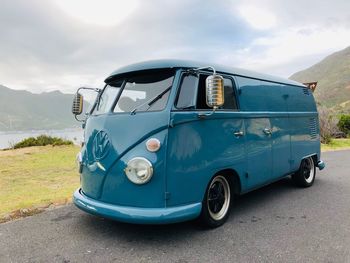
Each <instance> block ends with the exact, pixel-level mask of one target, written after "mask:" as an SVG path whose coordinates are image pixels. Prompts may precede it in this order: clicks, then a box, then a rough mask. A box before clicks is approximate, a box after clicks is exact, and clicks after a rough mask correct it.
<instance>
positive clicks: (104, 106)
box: [94, 81, 123, 114]
mask: <svg viewBox="0 0 350 263" xmlns="http://www.w3.org/2000/svg"><path fill="white" fill-rule="evenodd" d="M122 84H123V81H116V82H115V83H113V85H107V86H106V88H105V89H104V91H103V93H102V95H101V96H100V97H99V98H97V100H98V101H97V103H96V107H95V109H94V114H102V113H106V112H108V111H109V110H110V109H111V107H112V105H113V103H114V101H115V99H116V97H117V95H118V93H119V91H120V88H121V86H122Z"/></svg>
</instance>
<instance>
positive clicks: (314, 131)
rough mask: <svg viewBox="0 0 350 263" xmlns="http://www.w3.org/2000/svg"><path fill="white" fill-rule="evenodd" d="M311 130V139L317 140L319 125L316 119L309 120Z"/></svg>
mask: <svg viewBox="0 0 350 263" xmlns="http://www.w3.org/2000/svg"><path fill="white" fill-rule="evenodd" d="M309 128H310V137H311V139H312V140H314V139H317V125H316V119H315V118H311V119H310V120H309Z"/></svg>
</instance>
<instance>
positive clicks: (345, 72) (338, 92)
mask: <svg viewBox="0 0 350 263" xmlns="http://www.w3.org/2000/svg"><path fill="white" fill-rule="evenodd" d="M290 79H293V80H296V81H299V82H312V81H318V86H317V88H316V91H315V97H316V100H317V102H318V103H320V104H322V105H324V106H326V107H328V108H332V109H333V110H335V111H336V112H338V113H339V112H343V113H350V47H347V48H346V49H343V50H341V51H339V52H335V53H333V54H331V55H329V56H327V57H326V58H324V59H323V60H322V61H320V62H319V63H317V64H315V65H313V66H312V67H310V68H308V69H305V70H302V71H300V72H297V73H295V74H293V75H292V76H291V77H290Z"/></svg>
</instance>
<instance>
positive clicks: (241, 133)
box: [233, 131, 244, 137]
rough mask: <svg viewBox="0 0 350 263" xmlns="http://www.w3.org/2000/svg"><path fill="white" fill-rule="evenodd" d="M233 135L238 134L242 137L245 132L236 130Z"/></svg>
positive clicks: (237, 135)
mask: <svg viewBox="0 0 350 263" xmlns="http://www.w3.org/2000/svg"><path fill="white" fill-rule="evenodd" d="M233 135H234V136H236V137H242V136H243V135H244V132H242V131H236V132H234V133H233Z"/></svg>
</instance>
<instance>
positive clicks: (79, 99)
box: [72, 92, 83, 115]
mask: <svg viewBox="0 0 350 263" xmlns="http://www.w3.org/2000/svg"><path fill="white" fill-rule="evenodd" d="M82 112H83V95H81V94H80V93H79V92H77V93H75V96H74V99H73V105H72V113H73V114H74V115H80V114H81V113H82Z"/></svg>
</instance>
